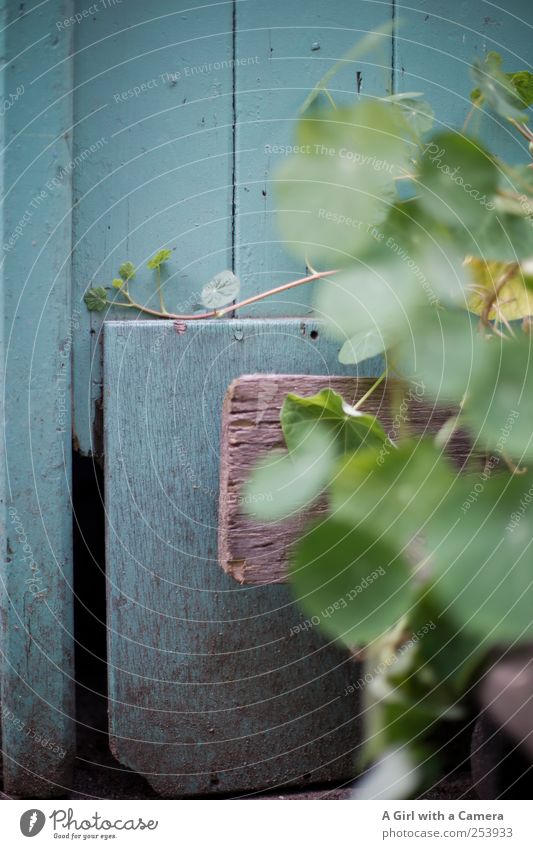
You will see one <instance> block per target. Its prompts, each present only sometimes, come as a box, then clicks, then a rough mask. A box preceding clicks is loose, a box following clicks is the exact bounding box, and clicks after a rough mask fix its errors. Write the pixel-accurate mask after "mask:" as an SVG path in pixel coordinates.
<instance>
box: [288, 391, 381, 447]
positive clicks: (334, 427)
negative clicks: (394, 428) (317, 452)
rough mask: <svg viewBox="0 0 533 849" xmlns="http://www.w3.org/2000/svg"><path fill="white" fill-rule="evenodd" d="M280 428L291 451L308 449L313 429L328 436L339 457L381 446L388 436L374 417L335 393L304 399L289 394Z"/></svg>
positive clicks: (327, 392) (318, 394) (326, 392)
mask: <svg viewBox="0 0 533 849" xmlns="http://www.w3.org/2000/svg"><path fill="white" fill-rule="evenodd" d="M280 420H281V428H282V430H283V436H284V437H285V442H286V445H287V448H288V449H289V451H294V450H296V449H298V448H300V446H302V445H305V441H306V439H307V438H308V435H309V433H312V432H313V430H314V426H317V425H320V430H321V432H323V433H327V435H328V436H329V440H330V443H331V445H332V446H333V447H334V449H335V451H336V453H337V454H347V453H351V452H352V451H355V450H357V448H359V447H360V446H361V445H381V444H382V443H383V442H384V441H385V439H386V434H385V431H384V430H383V427H382V426H381V424H380V423H379V422H378V420H377V419H376V417H375V416H371V415H369V414H368V413H363V412H362V411H361V410H359V409H357V408H356V407H354V406H353V405H351V404H348V403H346V401H344V400H343V398H342V397H341V396H340V395H339V393H338V392H335V391H334V390H333V389H321V390H320V392H318V393H317V394H316V395H312V396H311V397H309V398H302V397H300V396H298V395H294V394H292V393H290V394H289V395H287V396H286V398H285V401H284V402H283V407H282V409H281V417H280Z"/></svg>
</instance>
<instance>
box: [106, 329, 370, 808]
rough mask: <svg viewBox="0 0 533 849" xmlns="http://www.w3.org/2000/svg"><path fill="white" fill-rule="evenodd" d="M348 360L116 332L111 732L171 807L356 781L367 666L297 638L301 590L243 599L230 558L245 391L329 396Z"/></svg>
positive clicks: (292, 340) (314, 347) (305, 346)
mask: <svg viewBox="0 0 533 849" xmlns="http://www.w3.org/2000/svg"><path fill="white" fill-rule="evenodd" d="M315 337H317V338H315ZM337 354H338V346H337V345H336V344H335V343H332V342H331V341H329V340H328V339H327V338H326V336H325V335H323V334H322V329H321V328H320V327H319V325H318V324H317V323H316V322H300V321H299V320H296V319H286V320H282V319H281V320H280V319H278V320H273V321H254V320H251V319H250V320H247V321H244V322H242V323H239V322H237V321H235V320H229V321H224V320H221V321H219V322H211V323H210V322H199V323H198V324H189V325H188V327H186V328H184V329H181V331H180V332H178V331H176V328H175V327H173V326H172V325H171V324H168V323H157V322H142V323H137V324H134V323H132V322H129V323H127V322H109V323H107V324H106V326H105V346H104V362H105V370H104V386H105V458H106V474H105V478H106V513H107V563H108V578H109V589H108V623H109V670H110V681H109V695H110V733H111V740H112V748H113V751H114V753H115V755H116V757H117V758H118V759H119V760H120V761H121V762H122V763H123V764H126V765H127V766H129V767H130V768H132V769H135V770H137V771H139V772H142V773H143V774H145V775H146V776H147V778H148V779H149V781H150V782H151V784H152V785H153V786H154V787H155V789H156V790H157V791H158V792H160V793H162V794H163V795H165V796H176V795H177V796H179V795H190V794H196V793H207V792H232V793H237V792H240V791H247V790H252V791H253V790H258V789H260V788H265V787H271V786H278V785H281V784H284V783H286V784H291V783H292V784H297V783H305V782H310V781H325V780H330V779H332V780H333V779H340V778H346V777H348V776H349V775H351V774H352V771H353V768H354V755H353V751H354V749H355V748H356V747H357V745H358V744H359V742H360V731H359V718H358V713H359V708H358V703H357V699H356V697H355V696H353V695H349V694H348V693H347V692H345V691H346V688H347V687H348V686H349V684H350V683H352V682H353V681H354V680H356V679H357V677H358V675H359V674H360V673H359V670H358V667H357V666H356V665H354V664H353V663H352V661H350V660H349V659H348V656H347V654H346V653H345V652H343V651H341V650H339V649H338V648H336V647H334V646H333V645H332V644H328V643H327V642H325V641H324V639H323V637H322V636H321V634H320V633H319V631H318V629H317V628H316V627H314V626H313V625H312V624H310V625H309V626H308V627H305V626H304V627H302V628H300V629H298V625H301V624H302V622H305V619H306V617H305V615H304V614H303V613H301V612H300V611H299V610H298V608H297V607H296V604H295V602H294V599H293V597H292V595H291V591H290V589H289V588H288V587H287V586H281V585H277V586H270V587H250V586H248V587H247V586H239V585H238V584H237V583H236V582H235V581H234V580H233V579H232V578H230V577H229V576H228V575H225V574H224V573H223V571H222V569H221V567H220V565H219V563H218V556H217V506H218V489H219V483H218V474H219V439H220V420H221V409H222V400H223V397H224V394H225V391H226V389H227V387H228V385H229V384H230V382H231V381H232V380H233V379H234V378H235V377H237V376H239V375H241V374H246V373H254V372H270V373H281V374H286V373H287V372H288V371H289V372H299V373H301V374H310V373H311V374H313V373H314V374H323V375H324V384H325V385H327V383H328V375H329V374H332V373H333V374H341V375H342V374H347V373H348V372H349V369H348V368H346V367H343V366H341V365H339V363H338V362H337ZM376 365H377V362H376V361H370V362H369V363H367V364H365V371H364V372H362V373H364V374H366V375H368V374H372V371H373V367H375V366H376ZM352 372H353V369H352ZM268 401H269V398H268V392H267V393H266V396H265V403H268ZM353 689H354V688H352V692H353Z"/></svg>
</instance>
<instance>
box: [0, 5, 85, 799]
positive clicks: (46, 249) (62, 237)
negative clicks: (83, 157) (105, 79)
mask: <svg viewBox="0 0 533 849" xmlns="http://www.w3.org/2000/svg"><path fill="white" fill-rule="evenodd" d="M0 9H1V16H2V37H3V40H4V45H3V47H4V51H5V52H3V53H2V56H3V57H4V58H5V57H8V58H7V59H6V61H5V62H4V63H3V67H2V71H3V74H2V90H3V95H4V96H5V98H6V99H5V100H4V97H2V101H1V102H2V110H3V117H2V122H1V123H2V125H3V131H4V134H5V135H4V138H3V142H4V143H3V144H2V148H1V149H2V160H3V161H2V163H1V164H2V169H1V170H2V176H3V180H4V186H3V188H4V191H3V239H2V246H3V262H2V267H1V275H2V279H1V283H0V289H1V290H2V291H3V298H4V304H3V306H4V315H3V316H2V323H3V327H2V335H4V340H5V344H4V360H3V361H2V365H3V366H5V384H4V386H3V387H2V389H5V402H6V421H5V443H4V445H5V470H4V471H5V482H4V483H5V491H4V492H2V493H0V498H1V500H2V510H5V511H6V515H5V516H4V518H5V536H3V535H2V543H3V545H4V546H5V549H4V551H3V552H2V557H1V558H0V594H1V599H0V609H1V655H2V661H1V679H2V692H1V703H2V704H1V724H2V750H3V773H4V792H5V793H6V794H8V795H12V796H25V797H28V796H29V797H30V798H45V797H52V798H57V797H58V796H59V795H62V794H63V793H64V788H69V787H70V786H71V783H70V767H71V763H72V758H73V754H74V725H73V717H74V698H73V695H74V672H73V616H72V515H71V503H70V494H71V417H70V385H71V381H70V373H71V369H70V350H71V346H72V338H73V336H74V335H75V333H76V327H77V322H76V314H75V313H74V312H72V311H71V302H70V251H71V219H70V216H71V209H72V195H71V180H70V170H69V167H70V164H71V162H72V145H71V138H72V85H73V82H72V77H71V74H70V70H69V68H70V66H69V56H70V53H71V49H72V30H71V29H66V30H65V31H58V29H57V27H56V22H57V21H61V20H63V19H64V18H66V17H68V16H69V15H71V14H72V3H71V2H69V0H50V2H48V3H39V4H34V8H28V9H27V10H26V11H24V13H23V11H22V8H19V4H18V3H16V4H15V3H8V2H6V3H2V4H1V7H0ZM17 93H18V94H17ZM9 94H11V95H12V98H11V99H10V98H9ZM15 95H16V96H15ZM6 103H10V104H11V105H10V106H9V107H8V108H6V106H5V104H6ZM3 374H4V372H3ZM2 395H3V392H2ZM2 463H3V460H2Z"/></svg>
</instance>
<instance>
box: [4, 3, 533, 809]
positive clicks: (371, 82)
mask: <svg viewBox="0 0 533 849" xmlns="http://www.w3.org/2000/svg"><path fill="white" fill-rule="evenodd" d="M89 6H90V4H86V3H84V2H83V0H48V2H47V3H45V4H37V5H36V6H35V7H33V8H28V9H26V8H25V6H24V4H18V3H11V2H9V3H8V2H7V0H5V2H3V3H2V4H1V5H0V9H1V12H2V16H3V17H2V20H3V24H4V26H3V29H2V39H3V42H4V44H3V46H4V56H5V57H6V61H5V62H4V63H3V65H2V72H3V73H2V90H3V92H4V94H5V93H7V94H9V93H13V92H15V91H16V90H17V86H19V85H20V84H21V83H22V84H23V85H24V92H23V95H22V96H21V97H19V98H18V99H17V100H16V101H15V102H14V104H13V106H12V107H11V108H10V109H9V110H8V111H7V112H6V114H5V116H4V127H3V130H4V144H3V146H2V162H3V168H2V178H3V182H4V192H3V195H2V196H3V199H4V204H3V216H2V227H3V244H4V246H5V244H6V240H9V239H10V238H14V242H13V244H12V245H10V246H9V248H8V249H7V250H6V249H5V247H4V251H3V258H2V271H1V274H2V283H3V292H4V298H3V316H2V328H1V330H2V332H3V335H4V360H5V364H6V373H7V380H6V384H5V392H6V398H7V402H8V406H9V417H8V420H7V428H6V431H5V452H6V453H5V457H6V463H5V464H4V470H5V472H6V474H5V484H4V485H3V507H4V513H3V518H4V520H5V521H4V524H5V526H6V537H8V545H7V555H6V559H5V560H4V562H3V563H2V572H1V590H2V706H3V710H4V713H3V717H2V731H3V750H4V776H5V779H6V787H7V788H8V789H9V791H10V792H13V793H16V792H21V789H23V788H25V787H26V788H32V789H33V792H34V793H35V795H38V794H39V793H42V794H43V795H45V794H46V793H47V792H48V793H51V795H54V793H57V791H55V790H50V788H51V787H52V786H53V784H54V782H56V783H57V784H62V783H64V782H68V766H69V757H68V755H69V754H71V753H72V748H73V726H72V716H73V678H72V640H73V636H72V603H71V586H72V584H71V518H70V500H69V499H70V491H71V490H70V427H71V410H70V404H69V403H68V398H69V392H70V381H71V371H72V378H73V408H72V412H73V418H72V424H73V427H74V437H75V444H76V446H77V447H78V448H79V449H80V450H81V451H83V452H84V453H87V454H88V453H94V452H96V451H97V450H100V448H101V445H100V444H99V436H98V434H99V433H100V425H101V422H100V419H101V405H100V401H101V397H102V346H101V336H102V325H103V322H104V321H105V320H106V319H109V318H110V317H112V318H122V319H124V320H130V319H131V318H133V316H132V315H131V311H130V312H128V313H126V312H125V313H124V315H122V316H121V315H120V313H116V312H113V314H112V315H111V316H110V315H95V314H94V313H93V314H91V315H89V314H88V313H87V312H86V311H85V308H84V306H83V303H82V296H83V292H84V291H85V289H86V288H87V286H88V285H90V284H93V285H94V284H107V283H108V282H109V280H110V279H111V277H112V276H114V273H115V271H116V268H117V266H118V264H119V263H120V262H121V261H122V260H123V259H125V258H130V259H132V260H133V261H134V262H135V263H136V264H143V263H145V261H146V259H147V258H148V257H149V255H150V254H151V253H152V252H153V251H154V250H155V249H156V248H158V247H160V246H169V247H173V248H175V253H174V261H173V263H172V265H171V266H170V272H169V279H168V282H167V284H166V285H167V288H168V292H169V295H168V302H169V306H171V307H173V308H174V309H183V310H187V309H188V308H189V307H190V306H191V305H192V304H193V303H194V302H195V301H196V300H197V299H198V294H199V291H200V289H201V287H202V285H203V284H204V283H205V282H206V280H207V279H209V278H210V277H211V276H212V274H213V273H215V272H216V271H218V270H220V269H222V268H227V267H233V268H234V269H235V271H236V272H237V273H238V274H239V275H240V276H241V278H242V282H243V292H244V294H245V295H246V294H252V293H254V292H256V291H258V290H259V289H261V288H263V286H264V285H266V284H271V283H272V284H275V283H279V282H282V281H284V280H287V279H289V278H290V277H291V276H292V275H299V274H300V273H301V272H302V271H303V269H302V267H301V266H300V265H299V264H298V263H297V262H296V261H295V260H293V259H292V258H291V257H289V256H288V255H287V254H286V253H285V251H284V250H283V248H282V246H281V244H280V236H279V233H278V231H277V229H276V223H275V216H274V208H275V201H274V193H273V188H274V186H273V179H274V178H275V167H276V165H277V164H278V162H279V160H280V155H279V154H275V153H272V152H271V147H268V146H269V145H270V146H274V145H278V144H284V143H287V142H289V141H290V138H291V132H292V128H293V125H294V120H295V115H296V110H297V108H298V105H299V104H300V103H301V101H302V100H303V97H304V95H305V93H306V92H307V91H308V90H309V88H310V87H311V86H312V85H313V84H314V83H315V82H316V80H317V79H318V78H320V76H321V75H322V74H323V73H324V71H325V70H326V69H327V68H329V67H330V66H331V65H332V64H333V62H334V61H336V60H337V59H338V58H339V57H340V56H341V55H342V54H343V53H344V52H345V50H347V49H348V48H349V47H350V46H351V45H352V44H353V43H354V41H356V40H357V38H358V37H359V36H360V35H361V34H363V33H364V32H366V31H368V30H371V29H373V28H375V27H376V26H378V25H379V24H381V23H383V22H384V21H386V20H389V19H391V18H394V19H395V21H396V23H398V22H400V25H401V26H400V28H399V29H395V30H394V32H393V33H392V35H391V36H390V37H386V38H384V39H383V44H384V46H383V50H382V58H381V59H380V60H379V61H373V62H366V61H358V62H349V63H346V64H345V66H344V67H343V69H342V70H341V72H340V73H339V75H338V76H337V77H336V79H335V82H334V84H333V86H332V87H333V89H334V93H335V95H336V97H337V98H338V99H339V100H341V101H342V100H343V99H347V98H349V97H352V96H354V94H355V95H356V96H357V90H358V88H359V89H360V91H359V92H358V96H360V97H364V96H365V95H367V94H376V93H377V94H381V93H385V92H386V91H388V90H389V89H390V88H391V87H394V88H395V89H396V90H424V91H426V92H427V93H428V95H429V96H430V98H431V99H432V100H433V103H434V106H435V109H436V111H437V114H438V116H439V119H440V120H441V121H442V122H443V123H444V124H446V125H448V124H452V125H457V124H460V123H462V120H463V117H464V114H465V112H466V109H467V106H468V104H467V97H468V91H469V80H468V74H467V66H468V63H469V62H470V59H471V57H472V56H473V55H475V54H483V53H484V52H486V51H488V50H491V49H496V50H499V51H500V52H501V53H502V54H503V55H504V57H505V58H506V59H508V60H509V63H510V65H513V66H514V67H520V66H523V67H525V66H527V65H528V64H529V60H530V58H531V56H530V32H531V11H530V9H529V8H528V4H527V3H525V2H524V0H508V2H507V3H506V4H505V8H499V7H497V6H495V5H494V4H491V3H488V2H485V0H450V2H449V3H447V4H446V6H445V7H443V5H442V3H440V2H438V0H418V2H417V3H416V4H412V3H404V2H402V0H390V2H387V0H383V2H373V0H333V2H329V3H320V2H318V0H307V2H305V3H304V2H303V0H284V2H282V0H271V1H270V2H264V0H227V2H219V3H215V4H203V3H201V2H198V0H190V2H184V1H183V0H178V2H172V0H154V2H152V3H151V4H149V6H147V5H146V4H144V3H140V2H133V0H122V2H119V1H118V0H116V2H113V0H107V2H106V3H105V4H104V3H100V4H99V8H98V10H97V11H96V12H94V11H93V12H92V13H91V14H88V13H87V8H88V7H89ZM93 6H94V4H93ZM104 7H105V8H104ZM84 13H85V14H84ZM73 14H78V15H81V18H80V19H79V22H77V21H76V20H75V19H74V21H72V19H71V20H68V19H69V18H70V16H71V15H73ZM524 19H525V20H524ZM236 60H238V63H237V61H236ZM484 121H486V122H487V126H488V128H489V132H490V133H491V135H492V138H493V140H494V146H495V147H497V148H498V149H500V150H501V151H503V152H505V153H506V154H507V155H508V156H511V157H514V156H517V157H518V154H519V151H520V141H517V140H516V139H515V138H514V136H511V135H510V134H509V132H508V130H507V129H506V128H505V127H502V126H501V125H499V124H498V122H497V121H496V120H495V119H491V118H488V117H487V118H484ZM52 178H56V181H55V182H50V181H51V180H52ZM48 184H49V185H50V187H48ZM43 192H44V195H42V193H43ZM18 230H20V233H18V234H17V232H18ZM138 290H139V291H140V292H141V293H142V297H143V298H144V299H145V300H146V301H149V300H150V299H151V298H153V297H154V291H153V285H152V282H151V281H150V279H149V273H148V272H146V278H145V281H144V282H142V281H139V283H138ZM308 311H309V292H308V291H306V290H305V289H299V290H296V291H295V293H294V294H293V295H292V296H285V297H283V298H281V297H280V298H278V299H277V300H276V301H271V302H267V303H264V304H261V305H258V306H256V307H255V308H253V309H250V310H249V311H247V312H246V313H244V312H243V314H242V315H241V316H239V319H244V318H245V317H247V316H249V315H253V316H261V317H271V318H272V321H273V322H274V321H276V320H277V318H278V317H280V316H304V315H307V313H308ZM150 332H151V331H149V329H148V328H147V329H146V333H147V334H149V333H150ZM282 350H283V349H282ZM71 353H72V359H71V357H70V354H71ZM58 375H59V376H58ZM64 399H67V402H66V403H64ZM214 432H215V429H214V431H213V433H214ZM10 508H13V509H15V510H16V511H17V514H16V515H17V516H18V517H19V518H20V523H19V524H17V525H15V524H14V522H13V520H12V517H13V515H14V514H12V513H9V509H10ZM19 527H20V528H22V533H21V532H20V531H16V528H19ZM25 534H26V535H27V537H28V543H25V539H26V536H25ZM24 544H28V545H30V547H31V551H32V556H33V557H34V560H35V564H36V568H37V569H39V572H40V575H41V576H42V577H43V580H44V587H43V592H31V591H29V590H28V586H29V585H28V584H25V583H24V581H25V580H26V579H27V577H28V573H27V563H28V561H25V560H24V559H23V558H24V557H25V556H27V552H25V551H24ZM34 589H35V587H34ZM163 648H164V647H163ZM21 728H22V729H26V731H27V732H28V733H24V732H21V730H20V729H21ZM36 729H39V733H42V736H45V737H46V735H48V736H49V737H50V738H51V739H52V740H53V741H55V742H56V743H57V744H58V746H59V747H60V749H61V751H65V752H67V755H65V756H64V757H59V758H58V756H57V754H54V753H53V752H51V751H50V750H48V749H46V748H45V747H44V746H42V745H41V744H39V743H35V740H34V738H33V737H32V736H31V734H32V733H34V732H35V731H36ZM49 782H50V783H49Z"/></svg>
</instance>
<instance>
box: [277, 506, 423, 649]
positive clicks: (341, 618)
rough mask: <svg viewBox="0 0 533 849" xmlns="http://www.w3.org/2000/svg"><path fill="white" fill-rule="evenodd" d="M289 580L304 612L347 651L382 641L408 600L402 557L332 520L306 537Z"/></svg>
mask: <svg viewBox="0 0 533 849" xmlns="http://www.w3.org/2000/svg"><path fill="white" fill-rule="evenodd" d="M290 578H291V581H292V583H293V585H294V587H295V589H296V592H297V594H298V598H299V599H300V601H301V604H302V606H303V607H304V609H305V610H306V611H307V612H308V613H309V614H310V615H311V616H317V617H319V619H320V621H321V622H322V625H323V628H324V630H325V631H327V633H328V634H330V635H331V636H333V637H336V638H337V639H339V640H341V641H342V642H343V643H345V644H346V645H347V646H349V647H350V648H355V647H357V646H359V645H361V643H366V642H370V641H372V640H374V639H376V638H378V637H380V636H382V634H383V633H384V632H385V631H386V630H387V629H388V628H389V626H390V623H391V621H392V622H395V621H397V620H398V619H400V618H401V617H402V616H403V615H404V614H405V613H407V611H408V609H409V606H410V603H411V600H412V593H413V584H412V582H410V580H409V564H408V562H407V559H406V558H405V556H402V555H401V554H399V553H398V552H397V551H396V550H395V549H394V548H393V547H392V546H390V545H389V543H388V541H387V540H386V539H376V538H375V537H374V536H373V535H372V534H370V533H368V532H367V531H365V529H362V528H357V529H356V528H354V527H353V525H352V524H351V523H350V522H344V521H341V520H339V519H337V518H335V516H331V517H330V518H328V519H327V520H326V521H324V522H323V521H321V520H319V522H318V523H317V524H316V525H315V526H314V527H312V528H311V529H308V530H307V531H306V533H305V536H304V537H303V539H302V541H301V542H300V545H299V546H298V550H297V553H296V556H295V557H294V560H293V562H292V565H291V571H290ZM359 587H361V590H360V591H359V592H358V589H359ZM363 594H364V595H363ZM361 596H363V597H364V602H365V603H364V605H361V603H360V601H361Z"/></svg>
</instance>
